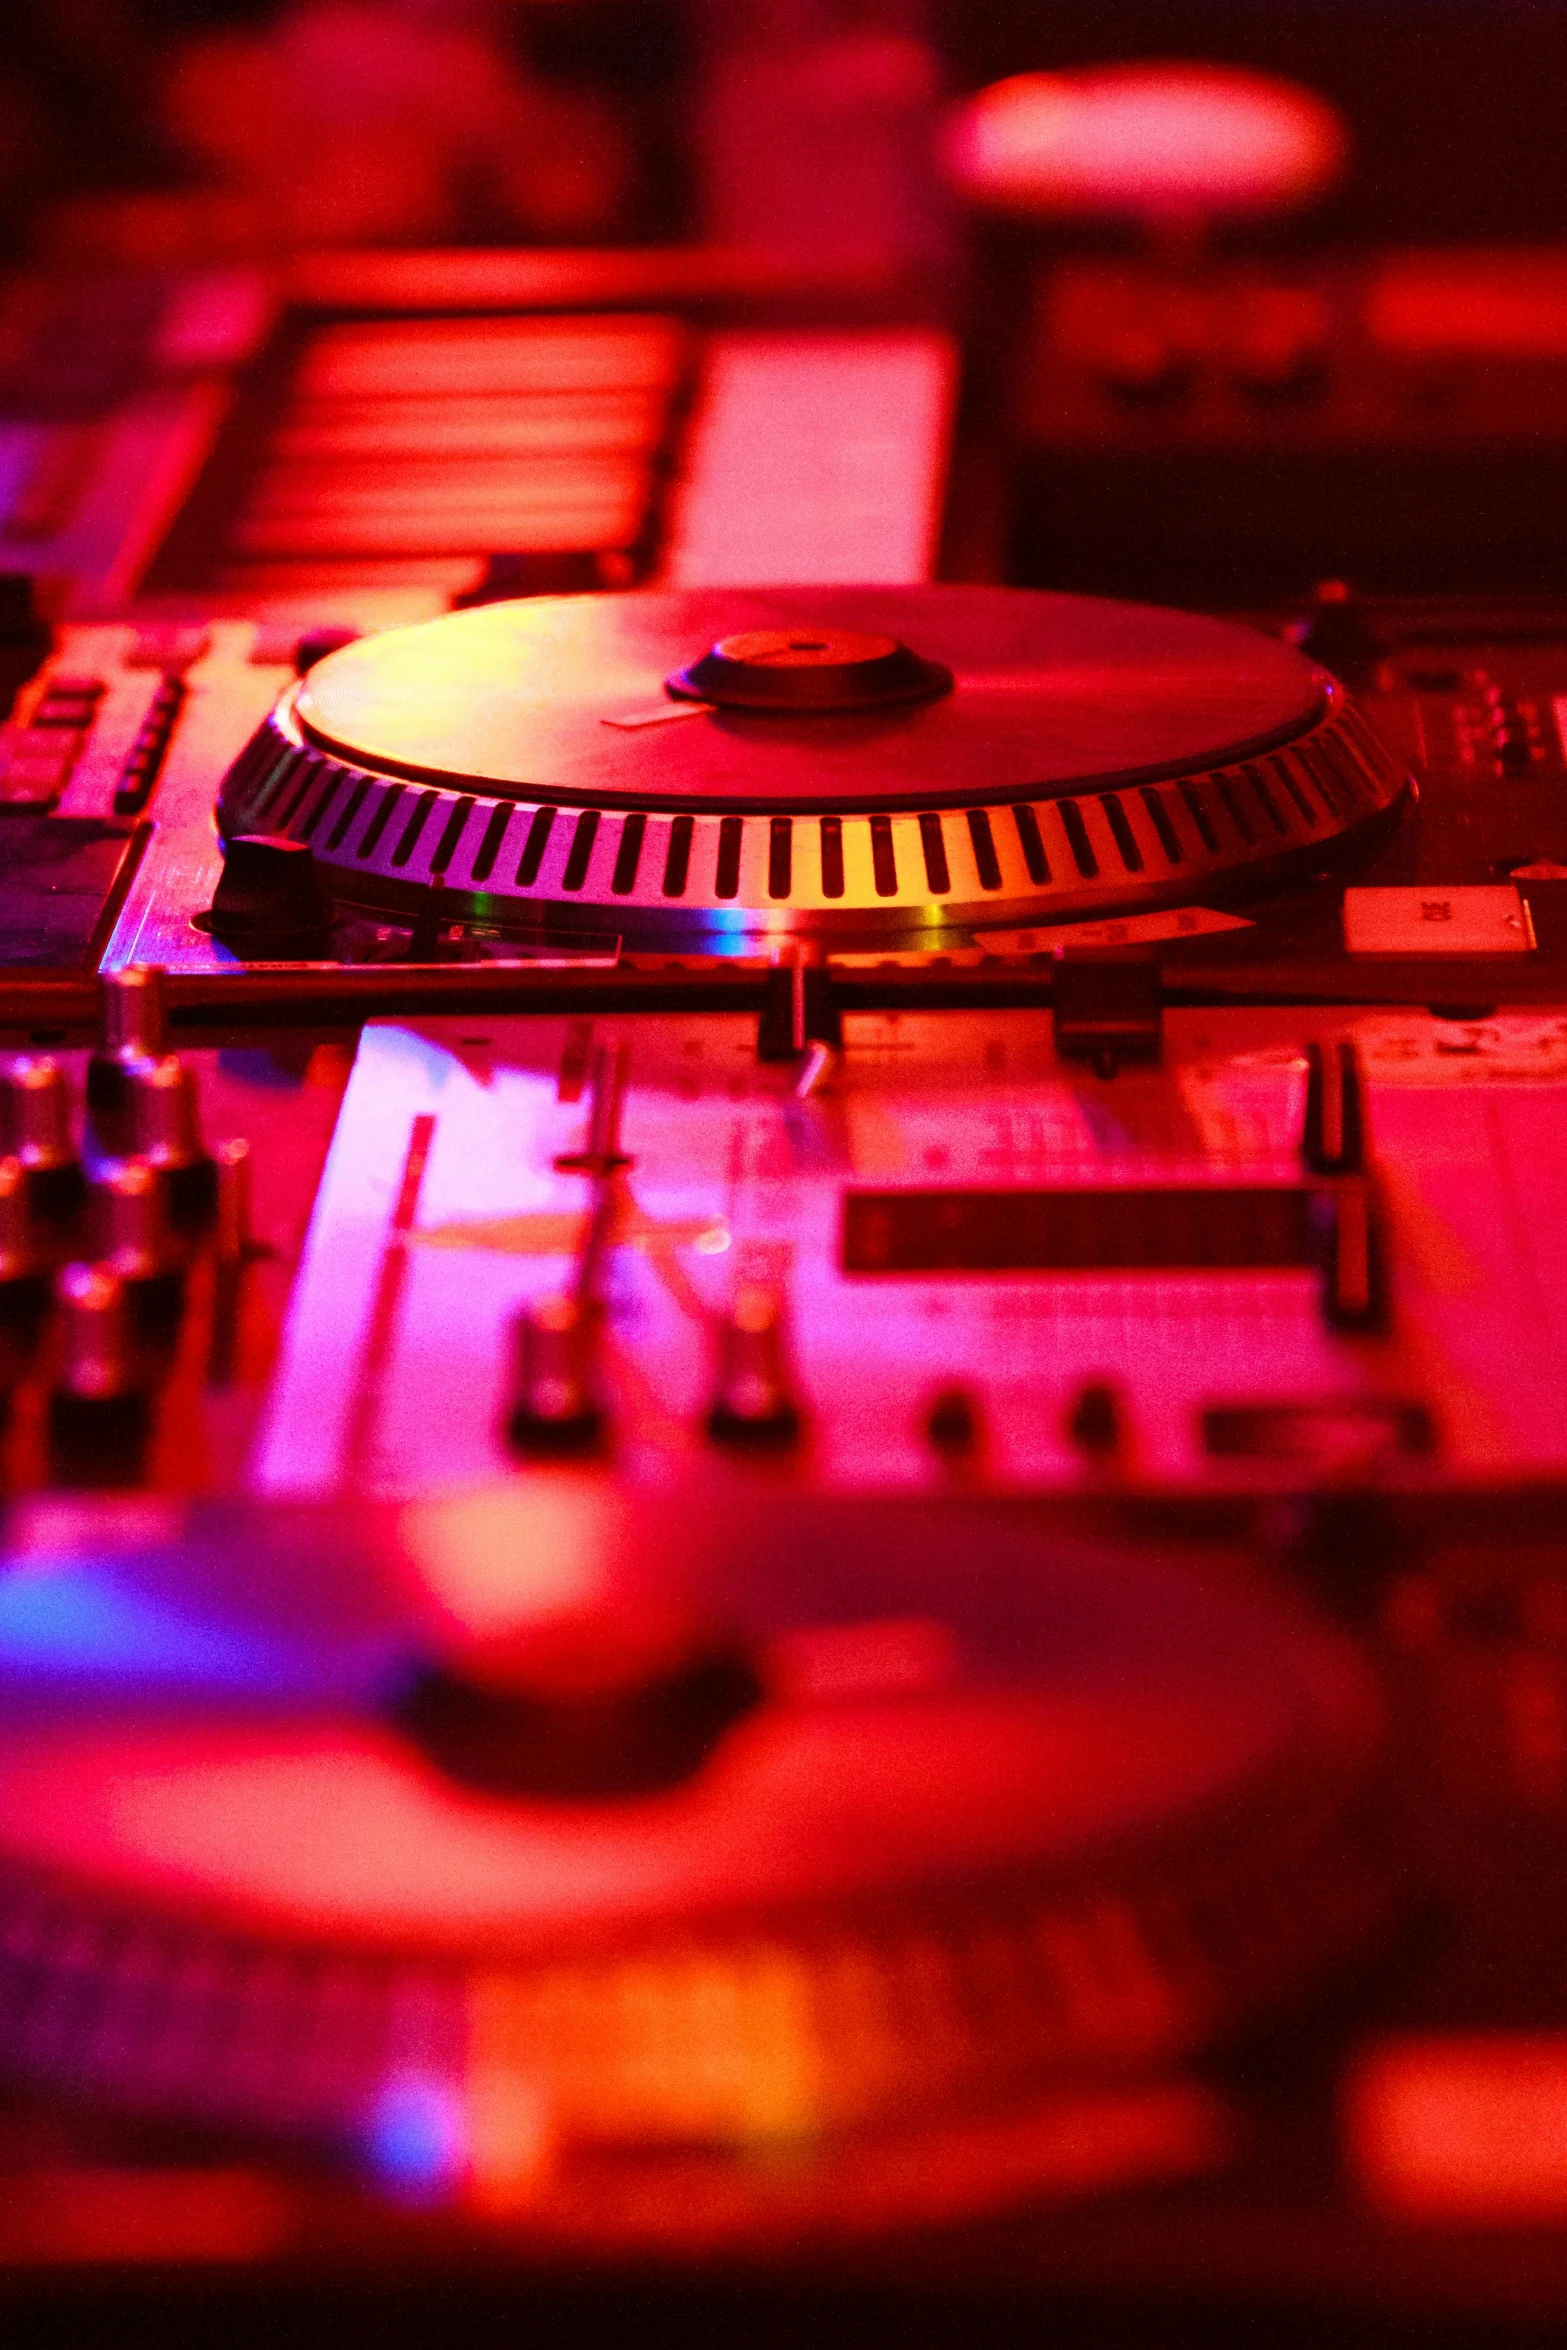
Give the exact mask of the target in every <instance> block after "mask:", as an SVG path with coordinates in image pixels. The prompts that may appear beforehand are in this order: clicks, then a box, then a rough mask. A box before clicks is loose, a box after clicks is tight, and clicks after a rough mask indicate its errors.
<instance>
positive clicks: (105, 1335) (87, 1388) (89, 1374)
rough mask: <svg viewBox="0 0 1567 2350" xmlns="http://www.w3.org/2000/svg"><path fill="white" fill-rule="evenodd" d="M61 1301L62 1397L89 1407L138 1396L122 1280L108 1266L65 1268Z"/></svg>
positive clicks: (60, 1387)
mask: <svg viewBox="0 0 1567 2350" xmlns="http://www.w3.org/2000/svg"><path fill="white" fill-rule="evenodd" d="M59 1302H60V1380H59V1390H60V1392H61V1393H62V1394H64V1395H70V1396H76V1397H78V1398H81V1399H82V1400H85V1401H89V1402H106V1401H112V1400H115V1399H117V1398H120V1397H123V1396H127V1395H130V1394H132V1393H134V1391H135V1388H136V1372H135V1362H134V1357H133V1351H132V1347H131V1334H130V1317H129V1314H128V1313H127V1311H126V1303H125V1286H124V1284H123V1282H122V1281H121V1280H120V1277H119V1275H118V1274H117V1273H115V1272H113V1271H112V1270H111V1269H110V1267H109V1266H107V1265H67V1266H66V1268H65V1271H64V1272H63V1273H62V1274H61V1275H60V1285H59Z"/></svg>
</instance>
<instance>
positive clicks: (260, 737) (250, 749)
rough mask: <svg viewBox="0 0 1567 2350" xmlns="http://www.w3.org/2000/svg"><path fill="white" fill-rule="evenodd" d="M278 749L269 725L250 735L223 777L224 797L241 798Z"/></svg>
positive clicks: (252, 785) (274, 756)
mask: <svg viewBox="0 0 1567 2350" xmlns="http://www.w3.org/2000/svg"><path fill="white" fill-rule="evenodd" d="M278 750H279V744H278V738H277V736H276V734H275V733H274V732H273V730H272V728H271V727H270V726H266V727H263V728H262V730H261V732H260V733H259V734H254V735H252V736H251V738H250V740H249V742H248V743H247V744H246V745H245V748H244V749H243V750H242V751H241V752H240V755H239V757H238V758H237V759H236V760H235V762H234V764H233V766H232V767H231V768H230V769H229V771H228V774H227V775H226V776H225V777H224V779H223V796H224V798H225V799H243V798H244V797H245V796H246V795H247V794H248V793H249V792H250V791H251V790H252V788H253V787H254V785H255V784H256V783H257V782H258V780H259V779H260V778H261V777H262V776H263V775H265V774H266V772H267V769H268V767H269V766H270V765H271V763H272V761H273V760H274V759H275V758H276V757H277V755H278Z"/></svg>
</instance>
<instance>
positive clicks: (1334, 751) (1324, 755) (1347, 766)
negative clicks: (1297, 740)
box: [1312, 742, 1377, 806]
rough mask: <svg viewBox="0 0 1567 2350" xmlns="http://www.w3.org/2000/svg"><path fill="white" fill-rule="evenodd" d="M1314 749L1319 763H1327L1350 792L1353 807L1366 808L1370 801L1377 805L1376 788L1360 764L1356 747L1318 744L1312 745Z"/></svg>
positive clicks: (1343, 743) (1327, 743) (1348, 744)
mask: <svg viewBox="0 0 1567 2350" xmlns="http://www.w3.org/2000/svg"><path fill="white" fill-rule="evenodd" d="M1312 748H1313V749H1314V750H1315V752H1316V754H1317V758H1318V761H1319V763H1320V762H1323V761H1325V762H1326V763H1327V765H1328V766H1329V767H1331V768H1332V770H1333V772H1334V774H1335V775H1336V776H1337V777H1338V779H1339V781H1340V783H1342V784H1343V786H1344V789H1345V790H1346V791H1347V792H1348V794H1349V797H1350V801H1351V804H1352V805H1353V804H1355V803H1359V804H1360V805H1361V806H1364V805H1365V803H1366V802H1367V801H1368V800H1369V801H1371V802H1372V804H1373V805H1374V804H1375V801H1376V796H1377V795H1376V790H1375V786H1374V784H1373V783H1372V781H1371V778H1370V777H1369V776H1368V775H1367V774H1366V773H1365V772H1364V770H1363V769H1362V767H1361V766H1360V764H1359V763H1358V761H1357V759H1356V757H1355V753H1354V746H1353V745H1352V744H1351V743H1347V742H1337V743H1330V742H1317V743H1314V744H1313V745H1312Z"/></svg>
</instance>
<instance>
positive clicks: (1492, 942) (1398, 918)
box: [1344, 882, 1534, 955]
mask: <svg viewBox="0 0 1567 2350" xmlns="http://www.w3.org/2000/svg"><path fill="white" fill-rule="evenodd" d="M1344 944H1345V945H1346V946H1347V947H1348V949H1349V951H1350V953H1351V954H1352V955H1526V954H1528V952H1529V950H1530V949H1531V947H1532V946H1533V945H1534V926H1533V924H1532V923H1531V922H1530V920H1529V909H1528V907H1527V906H1526V905H1525V903H1524V901H1523V899H1522V898H1521V897H1520V896H1519V894H1518V892H1517V890H1516V889H1514V888H1513V887H1512V885H1511V883H1509V882H1503V883H1501V884H1498V885H1492V884H1487V885H1484V886H1480V887H1473V888H1471V887H1462V888H1455V889H1445V888H1442V887H1433V888H1428V889H1347V890H1345V892H1344Z"/></svg>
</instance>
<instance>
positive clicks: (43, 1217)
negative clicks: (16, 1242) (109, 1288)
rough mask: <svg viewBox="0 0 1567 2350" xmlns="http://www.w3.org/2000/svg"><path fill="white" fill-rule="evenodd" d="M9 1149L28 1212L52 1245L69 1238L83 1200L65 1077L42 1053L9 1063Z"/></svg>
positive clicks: (84, 1189) (84, 1192)
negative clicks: (20, 1175)
mask: <svg viewBox="0 0 1567 2350" xmlns="http://www.w3.org/2000/svg"><path fill="white" fill-rule="evenodd" d="M5 1104H6V1123H7V1126H8V1128H9V1132H10V1147H11V1151H12V1154H13V1155H14V1157H15V1158H16V1160H17V1163H18V1165H19V1166H20V1167H21V1169H22V1172H23V1181H24V1184H25V1188H26V1191H27V1201H28V1209H29V1212H30V1214H31V1215H32V1217H33V1219H34V1222H35V1224H36V1225H42V1226H45V1227H47V1228H49V1229H50V1230H51V1231H52V1232H53V1233H54V1235H55V1237H56V1242H57V1246H58V1244H59V1243H60V1242H61V1241H62V1240H63V1239H64V1238H65V1236H67V1235H69V1234H70V1233H71V1230H72V1227H73V1226H74V1225H75V1223H76V1220H77V1218H78V1217H79V1215H80V1213H81V1210H82V1206H83V1204H84V1202H85V1200H86V1196H87V1183H86V1178H85V1177H84V1175H83V1174H82V1170H81V1163H80V1161H79V1160H78V1158H77V1155H76V1143H75V1138H74V1136H73V1134H72V1131H71V1096H70V1088H69V1087H68V1086H67V1084H66V1081H65V1072H64V1070H63V1069H62V1068H61V1067H60V1064H59V1062H58V1061H53V1060H50V1059H49V1058H48V1056H47V1055H46V1054H30V1055H27V1056H25V1057H24V1058H23V1059H21V1060H17V1061H13V1062H12V1064H11V1067H10V1071H9V1073H8V1076H7V1079H6V1087H5Z"/></svg>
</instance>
